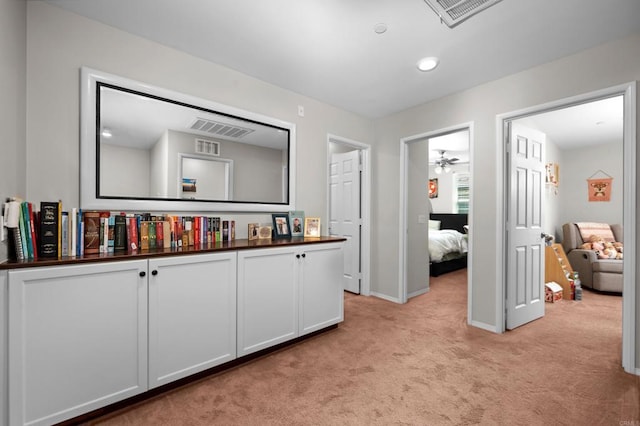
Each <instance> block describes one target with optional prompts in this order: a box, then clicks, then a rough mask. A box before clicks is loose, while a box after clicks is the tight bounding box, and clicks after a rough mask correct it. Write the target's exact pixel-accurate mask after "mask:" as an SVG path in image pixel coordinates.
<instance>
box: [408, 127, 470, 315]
mask: <svg viewBox="0 0 640 426" xmlns="http://www.w3.org/2000/svg"><path fill="white" fill-rule="evenodd" d="M465 130H468V131H469V188H470V189H469V229H470V232H469V242H468V246H469V253H468V257H467V295H468V296H467V323H468V324H471V318H472V316H471V310H472V306H473V298H472V295H473V292H472V291H471V290H472V288H473V282H472V277H473V273H472V265H473V193H474V184H473V149H474V145H475V144H474V130H473V121H470V122H466V123H461V124H456V125H454V126H451V127H446V128H443V129H438V130H434V131H430V132H426V133H421V134H418V135H413V136H408V137H405V138H402V139H400V220H399V222H400V223H399V225H400V228H399V234H400V238H399V240H400V242H399V250H398V256H399V259H398V265H400V268H399V271H400V273H399V277H398V281H399V282H400V303H407V300H408V294H407V232H408V218H407V210H408V203H409V194H408V174H409V149H408V146H409V145H410V144H412V143H414V142H417V141H419V140H424V139H426V140H427V143H428V140H429V139H431V138H434V137H437V136H444V135H447V134H450V133H456V132H461V131H465ZM425 190H426V188H425Z"/></svg>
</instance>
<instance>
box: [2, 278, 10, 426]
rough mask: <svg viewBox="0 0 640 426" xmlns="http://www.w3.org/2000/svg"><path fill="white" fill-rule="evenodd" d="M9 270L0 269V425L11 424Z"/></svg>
mask: <svg viewBox="0 0 640 426" xmlns="http://www.w3.org/2000/svg"><path fill="white" fill-rule="evenodd" d="M7 310H8V307H7V272H6V271H0V425H7V424H9V419H8V417H7V416H8V414H7V407H8V405H7V404H8V402H9V387H8V386H9V385H8V383H7V315H6V313H7Z"/></svg>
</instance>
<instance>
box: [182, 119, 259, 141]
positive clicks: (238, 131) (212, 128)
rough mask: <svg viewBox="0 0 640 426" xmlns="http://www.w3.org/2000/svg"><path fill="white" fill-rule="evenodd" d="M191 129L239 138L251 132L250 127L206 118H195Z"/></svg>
mask: <svg viewBox="0 0 640 426" xmlns="http://www.w3.org/2000/svg"><path fill="white" fill-rule="evenodd" d="M189 128H190V129H191V130H198V131H200V132H205V133H209V134H211V135H216V136H222V137H225V138H233V139H239V138H241V137H243V136H246V135H248V134H249V133H251V132H253V130H251V129H247V128H244V127H239V126H233V125H231V124H227V123H220V122H217V121H213V120H209V119H206V118H196V119H195V121H194V122H193V123H191V126H189Z"/></svg>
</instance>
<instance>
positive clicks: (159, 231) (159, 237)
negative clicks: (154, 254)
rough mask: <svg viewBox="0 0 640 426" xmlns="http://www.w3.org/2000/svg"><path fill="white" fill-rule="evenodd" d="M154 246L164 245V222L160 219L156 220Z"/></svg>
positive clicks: (160, 246)
mask: <svg viewBox="0 0 640 426" xmlns="http://www.w3.org/2000/svg"><path fill="white" fill-rule="evenodd" d="M156 247H157V248H162V247H164V223H163V222H161V221H158V222H156Z"/></svg>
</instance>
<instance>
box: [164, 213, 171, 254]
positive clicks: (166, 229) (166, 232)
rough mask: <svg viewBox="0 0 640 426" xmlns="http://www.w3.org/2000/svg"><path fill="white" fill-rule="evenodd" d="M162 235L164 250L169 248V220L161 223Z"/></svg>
mask: <svg viewBox="0 0 640 426" xmlns="http://www.w3.org/2000/svg"><path fill="white" fill-rule="evenodd" d="M162 228H163V233H164V246H163V247H164V248H171V222H169V220H164V221H162Z"/></svg>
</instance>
